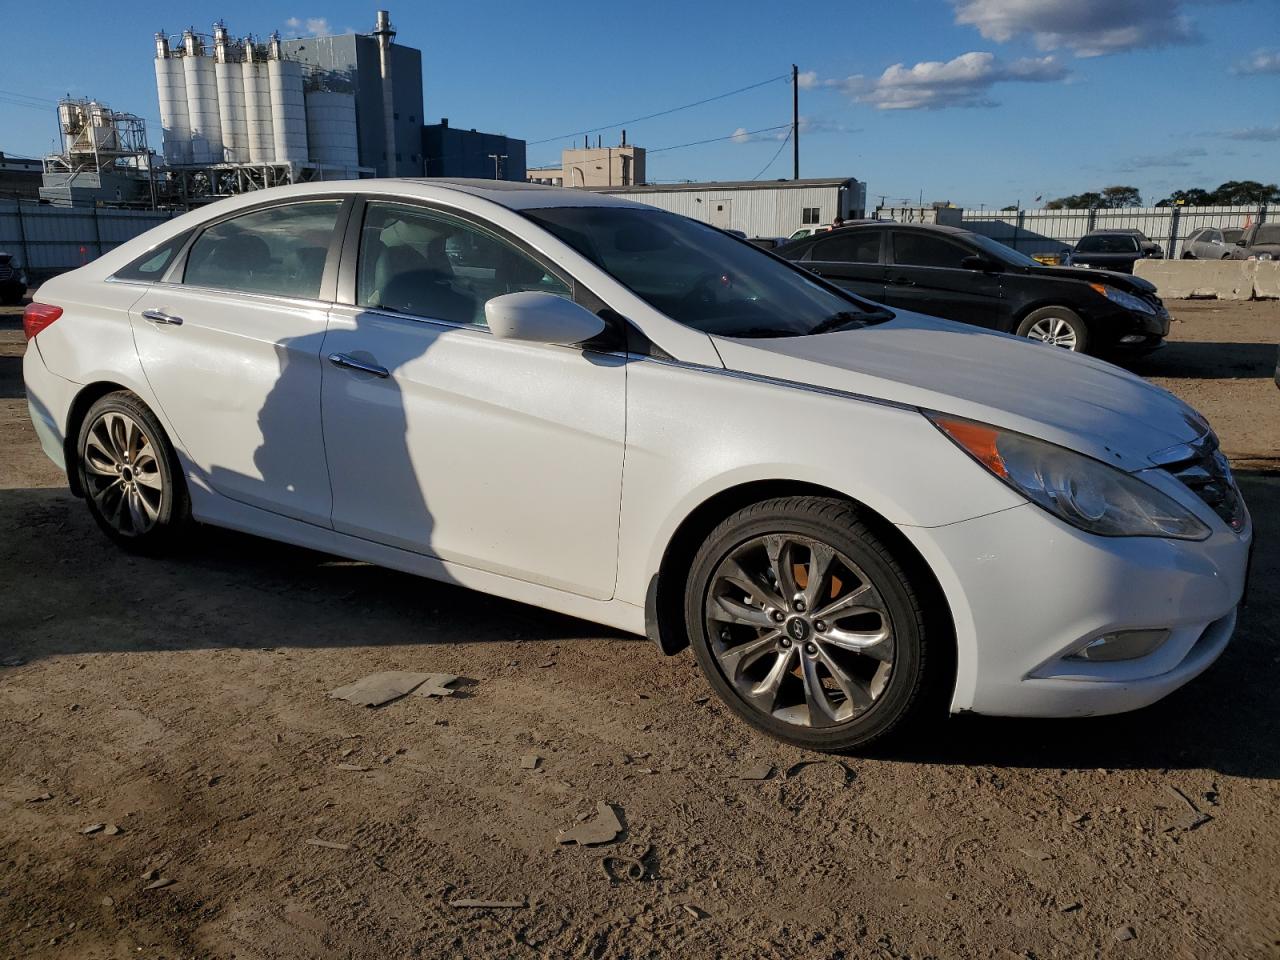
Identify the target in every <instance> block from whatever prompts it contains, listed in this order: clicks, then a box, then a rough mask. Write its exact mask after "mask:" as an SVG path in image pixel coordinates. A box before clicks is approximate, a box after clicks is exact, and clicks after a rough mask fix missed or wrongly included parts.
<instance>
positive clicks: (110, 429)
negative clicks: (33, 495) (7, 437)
mask: <svg viewBox="0 0 1280 960" xmlns="http://www.w3.org/2000/svg"><path fill="white" fill-rule="evenodd" d="M76 470H77V474H78V477H79V480H80V488H81V489H82V490H83V491H84V494H85V502H86V503H88V505H89V512H90V513H91V514H92V515H93V519H94V520H95V521H97V524H98V526H99V527H101V528H102V530H103V531H104V532H105V533H106V534H107V536H109V537H110V538H111V539H112V540H114V541H115V542H116V543H118V544H120V545H121V546H122V547H125V548H126V549H128V550H131V551H133V552H135V553H143V554H151V555H154V554H160V553H165V552H168V551H170V550H172V549H173V548H174V547H175V546H176V544H177V543H178V540H179V538H180V536H181V534H182V533H183V532H184V531H185V530H186V529H187V528H188V527H189V526H190V523H191V501H190V498H189V497H188V494H187V486H186V482H185V480H184V479H183V476H182V470H181V467H180V466H179V464H178V458H177V455H176V454H175V453H174V450H173V445H172V444H171V443H170V442H169V438H168V437H167V436H165V432H164V428H163V427H161V426H160V422H159V421H158V420H156V418H155V414H153V413H152V412H151V411H150V410H149V409H147V406H146V404H144V403H143V402H142V401H141V400H139V399H138V398H137V397H136V396H135V395H134V394H132V393H129V392H127V391H124V390H121V391H117V392H115V393H109V394H107V395H106V396H104V397H101V398H99V399H98V400H97V401H96V402H95V403H94V404H93V406H91V407H90V408H89V411H88V413H86V414H85V417H84V420H83V421H82V422H81V424H80V434H79V437H78V438H77V440H76Z"/></svg>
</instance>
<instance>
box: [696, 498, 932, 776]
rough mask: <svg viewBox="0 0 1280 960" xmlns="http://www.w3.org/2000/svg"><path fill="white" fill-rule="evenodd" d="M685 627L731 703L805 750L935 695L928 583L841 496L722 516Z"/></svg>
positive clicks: (910, 711) (876, 733) (842, 746)
mask: <svg viewBox="0 0 1280 960" xmlns="http://www.w3.org/2000/svg"><path fill="white" fill-rule="evenodd" d="M685 623H686V627H687V629H688V633H689V637H690V639H691V641H692V645H693V651H694V656H695V658H696V660H697V662H698V665H699V667H700V668H701V669H702V672H703V673H704V675H705V676H706V677H707V680H708V682H709V683H710V684H711V687H712V689H714V690H715V692H716V694H717V695H718V696H719V697H720V698H721V699H722V700H723V701H724V702H725V703H726V704H727V705H728V706H729V707H730V709H732V710H733V711H734V712H735V713H737V714H738V715H739V716H740V717H742V718H743V719H745V720H746V721H747V722H748V723H750V724H752V725H753V726H755V727H757V728H759V729H761V730H763V731H765V732H766V733H769V734H771V735H772V736H774V737H777V738H778V739H780V740H785V741H787V742H789V743H793V744H796V745H798V746H801V747H807V748H810V749H814V750H832V751H834V750H847V749H850V748H853V747H860V746H865V745H867V744H870V743H871V742H872V741H875V740H878V739H880V738H882V737H884V736H885V735H886V734H888V733H889V732H890V731H891V730H894V729H896V728H898V727H899V726H900V725H901V724H902V723H903V722H904V721H906V720H907V718H908V717H911V716H914V715H916V714H917V713H918V711H919V710H920V709H921V704H922V703H923V702H924V701H925V700H926V699H927V698H925V697H923V696H922V690H923V688H924V683H925V674H926V663H927V662H929V663H931V662H932V661H929V660H928V658H927V657H926V652H927V640H926V628H925V617H924V612H923V608H922V606H921V603H920V601H919V599H918V591H917V589H916V588H915V585H913V583H912V581H911V578H910V577H909V576H908V574H907V573H906V571H905V570H904V568H903V566H902V565H901V564H900V563H899V562H898V560H897V559H896V558H895V557H894V555H893V553H892V552H891V551H890V550H889V549H888V547H887V546H886V545H885V543H884V542H883V541H882V540H881V539H880V538H878V537H877V536H876V535H875V534H874V533H873V532H872V530H871V529H870V528H869V527H867V526H866V524H864V523H863V522H862V520H861V519H860V517H859V515H858V512H857V510H856V508H855V507H854V506H853V505H852V504H850V503H847V502H845V501H841V500H836V499H828V498H822V497H787V498H782V499H775V500H768V501H764V502H762V503H757V504H753V505H752V506H749V507H746V508H744V509H742V510H740V511H738V512H737V513H735V514H733V515H732V516H731V517H729V518H728V519H727V520H725V521H724V522H723V523H721V524H720V525H719V526H718V527H717V528H716V529H715V530H714V531H712V533H711V535H710V536H709V537H708V538H707V540H706V542H705V543H704V544H703V545H702V548H701V549H700V550H699V551H698V554H697V556H696V557H695V558H694V561H693V565H692V567H691V570H690V577H689V580H688V583H687V587H686V591H685Z"/></svg>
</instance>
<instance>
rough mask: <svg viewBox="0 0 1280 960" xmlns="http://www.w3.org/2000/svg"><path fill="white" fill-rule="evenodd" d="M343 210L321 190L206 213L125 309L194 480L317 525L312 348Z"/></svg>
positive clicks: (324, 520)
mask: <svg viewBox="0 0 1280 960" xmlns="http://www.w3.org/2000/svg"><path fill="white" fill-rule="evenodd" d="M349 204H350V201H348V200H344V198H342V197H336V196H335V197H322V198H316V199H309V200H305V201H294V202H290V203H276V204H269V205H265V206H261V207H256V208H254V209H252V210H249V211H246V212H239V213H235V214H233V215H230V216H228V217H226V218H224V219H222V220H218V221H215V222H213V223H211V224H209V225H207V226H205V227H204V228H203V229H201V230H200V231H199V232H198V233H197V234H196V235H195V236H194V238H193V240H192V241H191V243H190V244H189V245H188V246H187V248H186V249H185V250H184V251H183V252H182V254H180V255H179V257H178V258H177V260H176V261H175V262H174V264H173V266H172V267H171V268H170V269H169V271H168V273H167V274H166V277H165V282H162V283H156V284H154V285H152V286H151V287H149V288H148V290H147V292H146V293H145V294H144V295H143V297H142V298H141V299H140V300H139V301H138V302H137V304H135V305H134V307H133V309H132V310H131V311H130V323H131V326H132V328H133V336H134V342H135V344H136V346H137V350H138V356H139V358H140V359H141V362H142V366H143V369H144V371H145V372H146V376H147V382H148V383H149V384H150V385H151V389H152V390H153V391H154V393H155V397H156V400H157V402H158V403H159V405H160V408H161V410H162V411H163V413H164V415H165V417H166V418H167V419H168V420H169V423H170V424H171V426H172V428H173V430H174V431H175V432H176V434H177V436H178V440H179V446H180V447H181V448H182V449H183V450H184V451H185V452H186V455H187V456H188V458H189V459H190V462H191V467H192V470H193V472H194V477H193V479H194V481H195V482H196V483H199V484H203V485H205V486H207V487H208V488H210V489H212V490H213V491H214V492H216V493H218V494H221V495H223V496H225V497H229V498H231V499H233V500H237V501H239V502H241V503H246V504H249V505H250V506H254V507H260V508H262V509H265V510H270V511H272V512H275V513H279V514H283V515H285V516H288V517H293V518H295V519H298V520H304V521H307V522H309V523H315V524H321V525H324V526H328V524H329V517H330V513H331V506H332V504H331V500H330V494H329V476H328V472H327V466H326V461H325V454H324V441H323V437H322V435H321V428H320V380H321V376H320V347H321V343H322V341H323V339H324V332H325V325H326V322H327V316H328V310H329V302H328V301H331V300H332V298H333V288H334V283H335V280H336V275H337V262H338V253H339V250H340V241H341V231H340V229H339V226H340V224H341V223H342V222H343V221H344V219H345V216H346V214H347V212H348V209H349Z"/></svg>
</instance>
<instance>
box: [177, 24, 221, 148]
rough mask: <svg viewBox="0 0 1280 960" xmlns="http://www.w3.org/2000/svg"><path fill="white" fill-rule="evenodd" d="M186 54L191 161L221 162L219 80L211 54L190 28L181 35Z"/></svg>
mask: <svg viewBox="0 0 1280 960" xmlns="http://www.w3.org/2000/svg"><path fill="white" fill-rule="evenodd" d="M182 45H183V47H184V48H185V50H186V56H184V57H183V58H182V69H183V72H184V73H185V75H186V77H185V79H186V83H187V118H188V121H189V122H190V124H191V162H192V163H221V162H222V118H221V117H220V116H219V115H218V80H217V74H216V72H215V71H214V68H213V58H212V57H206V56H204V49H203V45H202V44H201V43H200V40H199V38H198V37H196V36H195V34H193V33H192V32H191V31H190V30H188V31H186V32H185V33H184V34H183V35H182Z"/></svg>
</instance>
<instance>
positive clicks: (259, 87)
mask: <svg viewBox="0 0 1280 960" xmlns="http://www.w3.org/2000/svg"><path fill="white" fill-rule="evenodd" d="M240 67H241V70H242V75H243V77H244V117H245V131H246V135H247V137H248V147H249V161H250V162H251V163H271V162H272V161H273V160H275V158H276V142H275V129H274V125H273V124H272V122H271V82H270V80H269V79H268V77H267V63H266V61H265V60H262V59H261V53H260V52H259V50H258V48H257V47H256V46H254V43H253V38H252V37H246V38H245V41H244V63H242V64H240Z"/></svg>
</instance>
